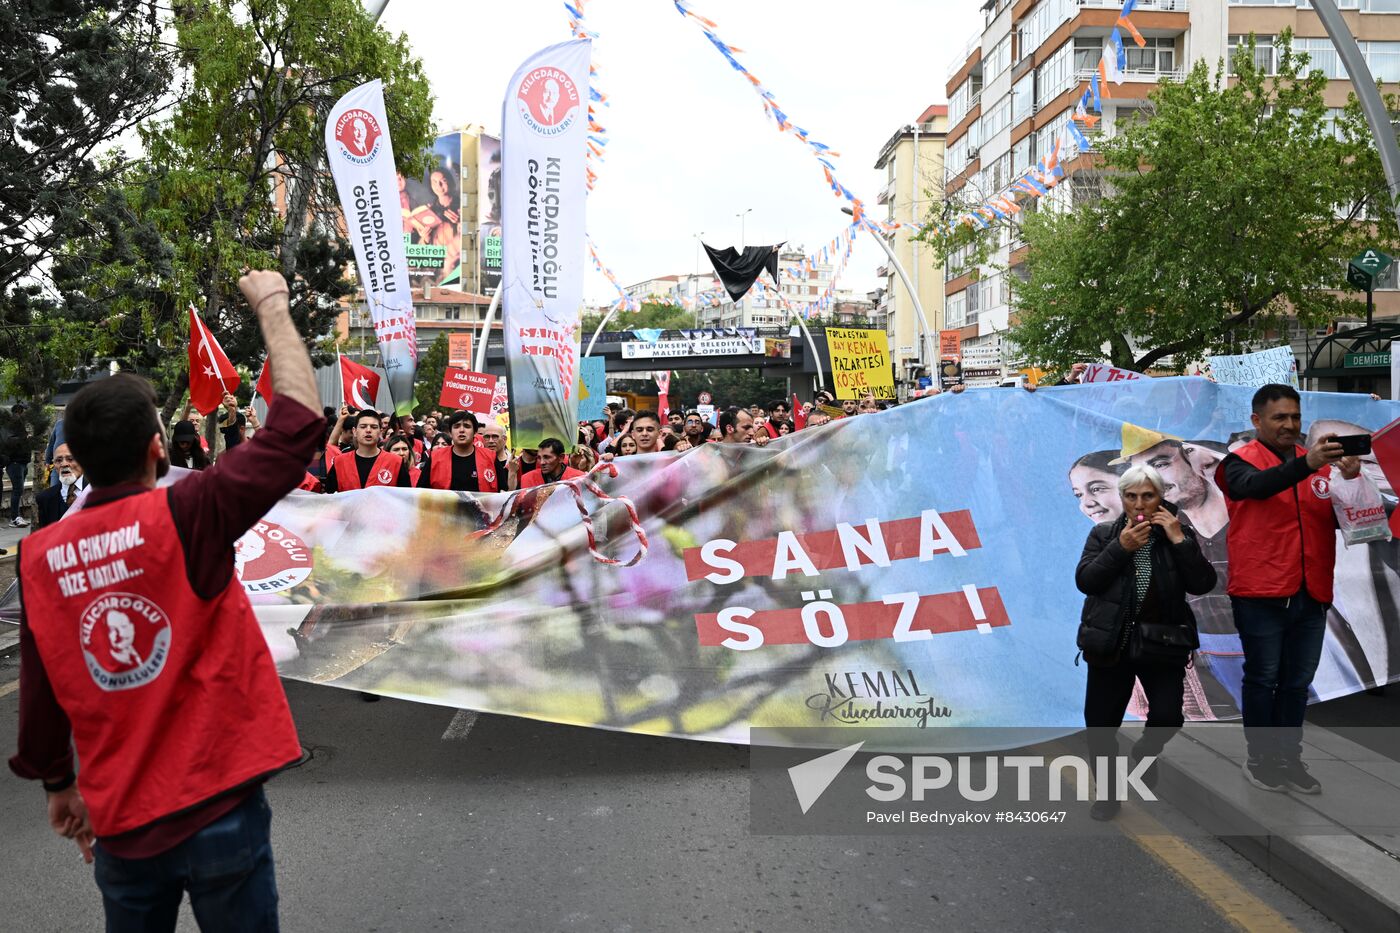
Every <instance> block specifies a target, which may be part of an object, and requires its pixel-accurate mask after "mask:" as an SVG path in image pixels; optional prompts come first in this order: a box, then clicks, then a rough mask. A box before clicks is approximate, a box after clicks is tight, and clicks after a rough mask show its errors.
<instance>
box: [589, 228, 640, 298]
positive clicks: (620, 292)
mask: <svg viewBox="0 0 1400 933" xmlns="http://www.w3.org/2000/svg"><path fill="white" fill-rule="evenodd" d="M588 256H589V258H590V259H592V260H593V268H595V269H597V270H598V271H599V272H601V273H603V276H604V277H605V278H606V279H607V280H608V281H609V282H611V283H612V287H613V288H615V289H617V300H616V301H614V302H613V303H612V304H611V305H610V306H609V307H612V308H616V309H617V310H619V311H640V310H641V308H642V304H641V302H639V301H638V300H637V299H635V298H633V297H632V296H631V295H629V294H627V290H626V289H625V288H623V287H622V283H621V282H619V281H618V280H617V276H616V275H614V274H613V271H612V270H611V269H609V268H608V267H607V266H605V265H603V260H601V259H599V258H598V247H597V246H596V245H594V243H593V238H592V237H589V238H588Z"/></svg>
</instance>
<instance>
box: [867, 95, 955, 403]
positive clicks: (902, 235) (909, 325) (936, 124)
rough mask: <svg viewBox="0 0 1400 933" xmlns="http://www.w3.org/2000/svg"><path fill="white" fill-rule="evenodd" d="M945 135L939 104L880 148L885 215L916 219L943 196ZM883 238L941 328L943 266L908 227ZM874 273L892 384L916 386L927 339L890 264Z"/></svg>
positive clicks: (925, 364)
mask: <svg viewBox="0 0 1400 933" xmlns="http://www.w3.org/2000/svg"><path fill="white" fill-rule="evenodd" d="M947 133H948V107H947V106H946V105H943V104H938V105H935V106H932V107H928V108H926V109H925V110H924V112H923V113H921V114H919V119H918V120H916V121H915V122H914V123H912V124H910V125H907V126H902V127H900V128H899V129H898V130H896V131H895V132H894V135H892V136H891V137H890V138H889V140H888V141H886V143H885V144H884V145H883V146H881V147H880V154H879V156H878V157H877V158H876V160H875V168H876V169H877V170H883V171H884V172H885V173H886V174H885V185H884V187H882V188H881V189H880V192H879V194H878V195H877V196H876V199H875V200H876V203H877V204H881V205H884V206H885V208H886V219H887V220H890V221H900V222H908V221H914V222H916V223H917V222H921V221H922V220H924V219H925V218H926V217H927V215H928V213H929V209H930V208H931V207H932V206H933V205H935V204H937V203H938V202H940V201H941V200H942V199H943V181H944V138H945V137H946V136H947ZM886 242H887V243H889V244H890V247H891V249H892V250H893V252H894V254H895V257H896V258H897V259H898V260H899V264H900V265H901V266H903V267H904V269H905V271H906V272H907V273H908V274H909V279H910V281H911V283H912V284H913V286H914V290H915V292H916V293H917V294H918V297H919V304H920V305H922V307H923V310H924V314H925V316H927V318H928V320H929V322H930V324H931V325H932V326H934V327H936V328H941V327H942V326H943V275H942V271H943V266H942V264H941V263H939V262H937V261H936V259H935V257H934V255H933V251H932V250H930V249H929V248H928V247H927V246H924V245H922V244H920V243H917V242H915V241H914V239H913V235H912V233H911V231H910V230H909V229H908V228H900V229H899V230H898V231H896V233H895V234H894V235H893V236H892V237H888V238H887V239H886ZM876 275H878V276H879V277H880V278H882V279H884V280H885V281H884V291H883V294H882V295H881V301H882V304H881V305H880V306H879V307H878V308H877V313H878V315H879V316H882V317H884V318H885V322H886V323H885V330H886V332H887V333H888V335H889V345H890V356H891V361H892V362H893V363H894V367H895V374H896V375H895V380H896V388H897V389H898V388H900V386H902V385H908V386H912V385H914V384H916V382H917V379H918V377H919V376H927V375H928V374H929V366H930V360H929V359H927V357H928V353H929V351H928V340H927V339H926V338H925V337H924V336H923V333H922V327H921V326H920V324H919V318H918V315H917V313H916V312H915V309H914V302H913V300H912V299H911V297H910V294H909V289H908V288H906V287H905V285H904V282H903V280H901V279H900V278H899V275H898V273H897V272H896V271H895V268H894V265H893V264H892V263H889V262H885V263H883V264H882V265H881V266H880V268H879V269H878V270H877V271H876Z"/></svg>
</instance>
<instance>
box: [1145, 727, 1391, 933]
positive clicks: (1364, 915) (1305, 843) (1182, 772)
mask: <svg viewBox="0 0 1400 933" xmlns="http://www.w3.org/2000/svg"><path fill="white" fill-rule="evenodd" d="M1308 728H1309V731H1310V732H1313V731H1327V730H1323V729H1321V728H1320V727H1318V726H1312V725H1310V726H1309V727H1308ZM1173 741H1174V742H1181V741H1191V738H1190V735H1189V733H1187V732H1182V733H1180V734H1178V735H1177V736H1176V737H1175V738H1174V739H1173ZM1196 744H1197V746H1198V747H1205V746H1201V745H1200V743H1196ZM1170 755H1171V752H1170V747H1169V750H1168V752H1167V755H1166V756H1164V757H1163V758H1161V759H1159V761H1160V769H1161V781H1160V783H1159V785H1158V788H1157V793H1158V795H1159V796H1160V797H1161V798H1162V799H1164V800H1166V801H1167V802H1168V803H1170V804H1172V806H1174V807H1176V808H1177V809H1178V810H1180V811H1181V812H1182V813H1184V814H1186V815H1187V816H1189V817H1191V818H1192V819H1193V820H1196V821H1197V822H1198V823H1202V824H1203V825H1206V824H1209V825H1222V824H1223V825H1226V826H1228V827H1229V834H1228V835H1219V836H1218V838H1219V839H1220V841H1221V842H1223V843H1225V844H1226V845H1228V846H1229V847H1230V848H1232V849H1234V850H1235V851H1236V852H1238V853H1239V854H1240V855H1242V856H1244V857H1245V858H1247V859H1249V860H1250V861H1251V862H1253V863H1254V864H1255V865H1256V866H1258V867H1259V868H1260V869H1261V870H1262V871H1263V872H1264V873H1265V874H1267V875H1268V876H1269V877H1271V878H1273V879H1274V880H1275V881H1277V882H1279V883H1280V884H1282V885H1283V886H1284V887H1286V888H1288V889H1289V890H1291V891H1293V892H1294V893H1295V894H1297V895H1298V896H1299V897H1300V898H1302V899H1303V900H1304V901H1306V902H1307V903H1309V904H1311V905H1312V906H1313V907H1315V908H1317V909H1318V910H1319V911H1321V912H1322V913H1323V914H1325V915H1326V916H1327V917H1329V918H1331V919H1332V920H1333V921H1334V922H1335V923H1337V924H1338V925H1340V926H1342V927H1343V928H1345V929H1347V930H1367V931H1373V930H1380V931H1395V933H1400V857H1397V855H1396V854H1395V853H1392V852H1390V851H1387V850H1386V849H1383V848H1381V847H1380V846H1378V845H1376V844H1375V843H1373V842H1371V841H1369V840H1367V839H1365V838H1363V837H1361V836H1358V835H1354V834H1351V835H1348V834H1346V833H1345V832H1342V833H1338V834H1335V835H1326V836H1296V837H1286V836H1277V835H1273V834H1271V833H1270V831H1269V828H1268V827H1267V826H1266V825H1265V824H1264V823H1263V822H1261V821H1260V820H1259V818H1258V817H1256V816H1255V815H1254V814H1253V813H1251V812H1250V811H1249V810H1248V809H1247V808H1245V807H1243V806H1241V805H1240V804H1238V803H1237V802H1235V801H1233V800H1230V799H1228V798H1227V797H1226V796H1225V795H1223V794H1221V793H1219V792H1218V791H1217V790H1216V789H1215V787H1214V786H1212V784H1211V782H1210V780H1209V779H1208V778H1207V777H1206V776H1205V775H1202V774H1200V773H1198V771H1196V770H1187V769H1186V768H1185V767H1183V766H1182V765H1181V764H1179V763H1178V762H1175V761H1173V760H1172V758H1171V757H1170ZM1218 757H1219V759H1220V762H1221V763H1222V765H1228V769H1229V771H1230V772H1233V779H1234V780H1237V781H1241V782H1243V780H1244V778H1243V776H1242V775H1241V774H1240V773H1239V766H1238V764H1236V763H1235V762H1233V761H1231V760H1229V759H1228V758H1225V757H1224V756H1218ZM1213 770H1218V769H1213ZM1259 793H1261V794H1264V795H1265V796H1267V797H1270V798H1273V800H1275V801H1278V800H1288V801H1291V802H1292V805H1293V806H1296V807H1298V808H1306V809H1311V808H1307V805H1306V804H1304V803H1302V802H1301V801H1299V800H1297V799H1296V798H1293V797H1292V795H1291V794H1289V795H1285V794H1267V793H1265V792H1263V791H1260V792H1259ZM1333 822H1334V823H1335V825H1336V826H1338V828H1339V829H1340V828H1342V824H1340V823H1336V822H1335V821H1333Z"/></svg>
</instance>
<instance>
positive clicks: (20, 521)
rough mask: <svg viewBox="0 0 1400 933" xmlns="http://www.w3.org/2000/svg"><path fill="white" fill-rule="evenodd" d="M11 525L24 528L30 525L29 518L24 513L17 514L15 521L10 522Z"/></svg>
mask: <svg viewBox="0 0 1400 933" xmlns="http://www.w3.org/2000/svg"><path fill="white" fill-rule="evenodd" d="M10 525H11V526H12V527H14V528H24V527H27V526H28V525H29V519H27V518H25V517H24V516H23V515H20V516H17V517H16V518H15V519H14V521H12V522H10Z"/></svg>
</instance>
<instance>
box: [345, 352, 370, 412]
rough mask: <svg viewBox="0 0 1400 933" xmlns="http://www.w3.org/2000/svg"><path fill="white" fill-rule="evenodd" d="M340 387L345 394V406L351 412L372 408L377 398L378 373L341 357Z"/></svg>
mask: <svg viewBox="0 0 1400 933" xmlns="http://www.w3.org/2000/svg"><path fill="white" fill-rule="evenodd" d="M340 385H341V388H342V390H343V391H344V394H345V404H346V405H349V406H350V408H351V409H352V410H355V411H358V410H360V409H363V408H374V400H375V399H376V398H378V397H379V373H377V372H375V371H374V370H372V369H370V368H369V367H368V366H361V365H360V364H359V363H356V362H355V361H354V360H348V359H346V358H345V357H343V356H342V357H341V358H340Z"/></svg>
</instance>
